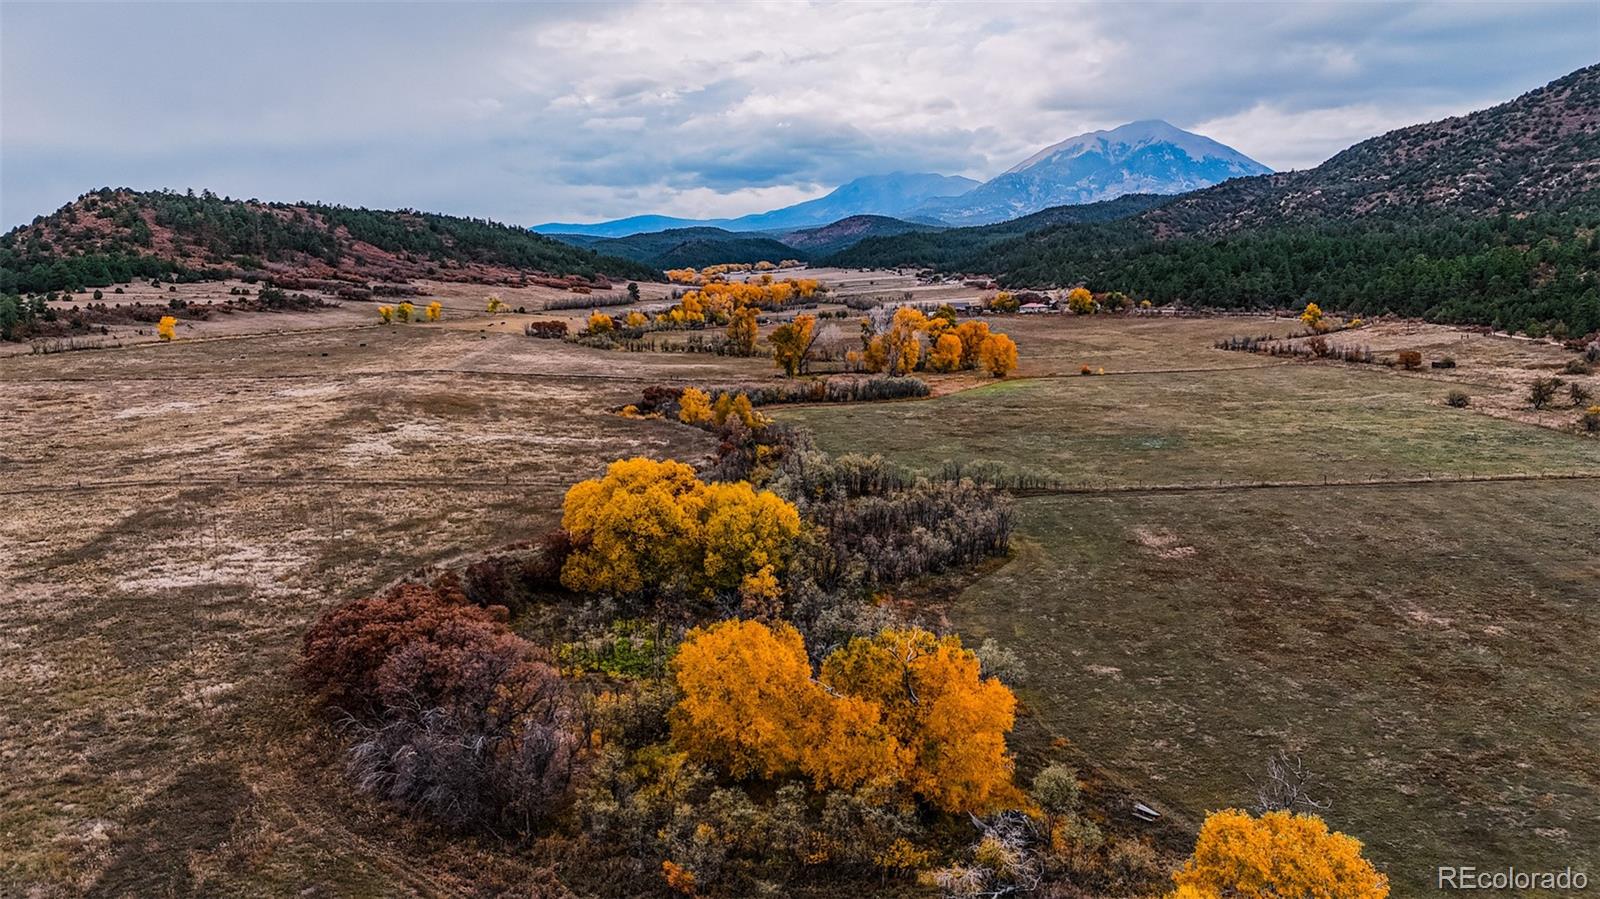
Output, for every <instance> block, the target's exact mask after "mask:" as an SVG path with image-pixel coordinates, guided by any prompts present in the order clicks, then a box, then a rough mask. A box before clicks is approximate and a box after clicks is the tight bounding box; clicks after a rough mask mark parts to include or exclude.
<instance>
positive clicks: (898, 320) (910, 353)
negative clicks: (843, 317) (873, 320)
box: [878, 306, 928, 375]
mask: <svg viewBox="0 0 1600 899" xmlns="http://www.w3.org/2000/svg"><path fill="white" fill-rule="evenodd" d="M927 326H928V317H927V316H926V315H923V314H922V310H921V309H918V308H916V307H915V306H902V307H900V308H899V309H896V310H895V311H894V318H893V319H891V320H890V323H889V330H888V331H887V332H885V333H884V334H883V335H882V336H881V337H879V338H878V339H880V340H882V341H883V350H884V358H885V360H886V361H887V364H888V369H889V374H891V375H900V374H905V373H906V372H910V371H914V370H916V367H917V361H918V360H919V359H920V358H921V357H922V340H921V339H920V336H919V335H921V333H922V330H923V329H924V328H926V327H927Z"/></svg>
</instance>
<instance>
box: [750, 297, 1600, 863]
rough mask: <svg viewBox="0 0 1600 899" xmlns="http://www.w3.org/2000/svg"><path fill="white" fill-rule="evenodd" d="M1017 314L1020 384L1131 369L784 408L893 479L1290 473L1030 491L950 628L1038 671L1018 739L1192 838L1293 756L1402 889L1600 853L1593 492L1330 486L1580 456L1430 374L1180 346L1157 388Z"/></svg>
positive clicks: (1143, 358) (1552, 434) (1137, 352)
mask: <svg viewBox="0 0 1600 899" xmlns="http://www.w3.org/2000/svg"><path fill="white" fill-rule="evenodd" d="M1019 324H1021V325H1022V327H1020V328H1008V330H1011V331H1012V332H1013V333H1015V334H1017V339H1018V341H1019V344H1020V345H1021V347H1022V352H1023V353H1024V356H1025V358H1027V354H1028V351H1029V347H1030V346H1031V345H1038V346H1040V347H1041V349H1042V350H1043V351H1044V352H1043V353H1042V354H1041V355H1043V356H1044V358H1043V359H1042V360H1041V358H1040V357H1038V356H1035V357H1033V361H1032V367H1033V370H1034V371H1036V372H1059V371H1060V369H1061V368H1062V367H1063V366H1065V365H1066V364H1067V362H1068V361H1069V360H1075V359H1076V358H1079V357H1086V356H1088V355H1089V352H1088V351H1087V348H1088V347H1090V346H1096V347H1098V348H1099V352H1100V354H1101V356H1102V358H1106V359H1107V360H1108V361H1113V360H1114V361H1113V362H1112V364H1116V363H1120V367H1122V369H1123V371H1125V372H1135V371H1137V372H1140V373H1137V374H1133V373H1123V374H1117V373H1112V374H1107V375H1105V376H1098V375H1097V376H1088V377H1084V376H1077V375H1067V376H1060V375H1059V374H1057V376H1054V377H1051V376H1045V377H1036V378H1031V379H1026V378H1025V379H1018V380H1012V381H1006V382H999V383H995V384H993V385H990V386H986V387H980V388H977V389H972V390H967V391H963V392H960V393H956V394H951V395H946V396H940V397H936V398H933V399H928V400H920V401H907V402H901V403H895V404H892V405H888V406H876V407H863V406H850V407H809V408H803V409H793V410H785V411H783V412H782V413H780V415H781V417H782V418H783V419H784V420H788V421H793V422H797V423H800V424H804V425H805V426H807V427H809V428H811V429H813V430H814V431H815V432H816V434H817V438H818V442H819V444H820V445H821V446H822V447H823V448H824V449H827V450H830V451H835V452H845V451H854V452H866V453H881V454H883V455H885V456H886V457H889V458H891V459H894V460H896V461H898V462H901V463H902V464H905V465H907V466H911V467H919V468H929V469H931V468H938V467H941V466H942V465H943V464H944V463H946V462H949V461H957V462H962V463H966V464H972V463H984V464H987V465H992V466H996V467H998V468H1000V469H1001V470H1003V471H1007V472H1012V473H1020V474H1026V475H1030V476H1033V477H1034V478H1036V479H1041V480H1051V481H1055V482H1058V483H1061V484H1064V485H1071V486H1079V485H1091V486H1100V485H1103V486H1106V487H1113V488H1115V487H1123V486H1128V485H1139V484H1145V485H1150V484H1185V485H1205V484H1212V483H1214V482H1218V481H1222V482H1229V483H1237V482H1261V481H1275V482H1282V481H1292V482H1310V483H1308V484H1307V485H1306V486H1301V487H1286V488H1281V489H1271V490H1238V489H1226V488H1224V489H1216V490H1201V491H1193V492H1183V493H1169V494H1162V493H1139V492H1134V493H1103V494H1098V495H1096V494H1086V495H1085V494H1077V495H1046V496H1035V497H1028V498H1023V499H1020V500H1019V525H1018V535H1017V537H1016V538H1014V540H1013V547H1014V553H1013V557H1012V559H1011V560H1010V561H1009V562H1008V563H1007V564H1005V565H1003V566H1000V567H998V568H997V569H996V570H994V571H993V572H992V573H990V574H988V575H987V576H985V577H983V578H981V579H979V580H977V581H976V582H974V583H971V584H970V585H969V586H966V587H965V589H963V590H962V591H961V592H960V593H959V595H957V596H955V597H953V598H951V599H950V600H949V601H948V604H947V605H945V606H943V607H941V608H940V609H939V611H940V612H942V613H943V614H944V615H945V616H946V617H947V619H948V623H949V624H950V625H951V626H952V627H954V628H956V629H958V630H960V631H961V632H962V633H964V634H970V635H972V636H973V637H974V638H975V639H976V638H981V637H986V636H993V637H995V638H997V639H999V640H1000V641H1001V642H1002V643H1004V644H1006V645H1008V646H1010V647H1011V648H1012V649H1014V650H1015V651H1016V652H1017V653H1018V654H1019V655H1020V657H1021V659H1022V660H1023V662H1024V663H1025V664H1026V665H1027V668H1028V675H1027V677H1026V679H1025V680H1024V682H1023V684H1024V689H1023V691H1022V693H1023V697H1024V700H1025V703H1026V705H1027V707H1028V712H1029V713H1028V714H1027V715H1026V716H1025V718H1024V721H1023V724H1022V725H1021V728H1020V741H1021V746H1022V749H1023V751H1024V752H1027V751H1029V749H1030V748H1033V749H1038V748H1039V747H1043V746H1046V745H1050V744H1051V743H1052V741H1059V740H1063V739H1064V740H1066V741H1069V742H1070V744H1071V745H1072V746H1073V747H1075V749H1076V750H1077V751H1078V752H1079V753H1080V754H1081V756H1082V757H1083V759H1084V760H1085V763H1086V764H1088V765H1092V766H1096V767H1100V768H1102V769H1103V773H1104V776H1105V777H1106V778H1108V779H1109V780H1111V781H1113V782H1115V783H1116V784H1117V785H1118V786H1119V787H1120V788H1122V789H1125V790H1126V791H1127V792H1128V793H1129V794H1131V795H1132V796H1134V797H1137V798H1141V799H1143V801H1146V802H1149V803H1150V804H1152V805H1154V806H1156V807H1157V808H1159V809H1161V810H1162V811H1164V812H1165V813H1166V814H1167V815H1169V816H1173V817H1175V818H1177V819H1179V820H1182V821H1184V822H1185V823H1186V824H1188V825H1189V826H1190V827H1198V825H1199V822H1200V821H1201V820H1202V819H1203V817H1204V815H1205V813H1206V811H1207V810H1211V809H1216V808H1222V807H1227V806H1232V805H1239V806H1248V805H1250V803H1251V802H1252V801H1253V799H1254V784H1255V782H1256V781H1257V780H1258V779H1259V777H1260V775H1261V773H1262V771H1263V770H1264V766H1265V762H1266V760H1267V759H1268V758H1269V757H1270V756H1271V755H1273V754H1274V753H1276V752H1279V751H1288V752H1291V753H1294V754H1298V755H1300V756H1301V757H1302V759H1303V761H1304V762H1305V764H1306V766H1307V767H1308V768H1310V769H1311V770H1312V771H1314V772H1316V773H1317V774H1319V775H1320V776H1321V778H1322V785H1321V787H1320V788H1319V790H1320V793H1321V794H1322V796H1323V797H1324V798H1325V799H1327V800H1328V801H1330V802H1331V803H1332V804H1331V806H1330V807H1329V809H1328V812H1327V814H1326V817H1327V818H1328V819H1329V821H1330V823H1331V824H1332V825H1333V826H1335V827H1337V828H1340V829H1343V830H1345V831H1347V832H1349V833H1352V834H1354V835H1356V836H1358V837H1360V838H1361V839H1363V840H1364V841H1366V842H1367V843H1368V844H1369V852H1370V854H1371V856H1372V857H1373V858H1374V860H1375V861H1376V862H1377V863H1378V864H1380V865H1381V866H1382V867H1383V868H1384V869H1385V870H1386V871H1387V872H1388V873H1389V874H1390V876H1391V877H1392V878H1393V880H1394V881H1395V883H1396V887H1397V894H1398V895H1413V894H1416V893H1418V892H1419V891H1421V890H1422V889H1423V888H1424V885H1425V884H1426V883H1427V882H1428V880H1429V878H1430V877H1432V876H1433V871H1434V868H1435V867H1436V866H1438V865H1442V864H1479V865H1480V866H1494V865H1501V866H1503V865H1507V864H1512V863H1515V864H1517V865H1518V866H1519V867H1524V868H1534V867H1537V866H1539V865H1544V866H1554V867H1557V868H1559V867H1564V866H1565V865H1567V864H1572V865H1574V866H1575V867H1577V866H1579V865H1581V864H1587V865H1588V867H1589V868H1590V869H1593V867H1594V866H1595V864H1596V863H1600V848H1597V847H1600V819H1596V818H1595V816H1594V815H1593V813H1592V810H1593V808H1594V807H1595V804H1596V803H1597V802H1600V750H1597V749H1596V747H1597V746H1600V718H1597V717H1596V715H1595V711H1594V710H1595V700H1596V698H1597V697H1600V671H1597V669H1596V668H1595V665H1594V650H1593V647H1595V646H1596V645H1600V486H1597V485H1600V481H1596V480H1570V481H1525V482H1510V483H1507V482H1501V483H1482V482H1467V483H1451V482H1446V481H1441V482H1440V483H1430V484H1421V485H1416V484H1399V485H1380V486H1362V487H1339V486H1323V485H1322V484H1321V483H1320V482H1321V481H1322V480H1323V479H1325V478H1326V479H1328V480H1335V481H1337V480H1387V479H1409V478H1419V477H1435V478H1449V477H1459V476H1485V475H1508V474H1517V473H1529V472H1563V473H1581V472H1588V473H1595V474H1600V441H1595V440H1592V439H1584V438H1581V437H1578V436H1576V435H1574V434H1571V433H1563V432H1560V431H1557V430H1553V429H1550V428H1540V427H1536V426H1533V425H1530V424H1525V423H1520V422H1516V421H1508V420H1504V419H1499V418H1493V417H1490V416H1488V415H1483V414H1479V413H1477V412H1474V411H1471V410H1459V409H1452V408H1449V407H1446V406H1445V405H1443V403H1442V402H1441V400H1442V398H1443V395H1444V393H1445V391H1446V390H1447V389H1448V387H1449V384H1448V383H1441V381H1440V380H1436V379H1432V378H1419V377H1412V376H1406V375H1401V374H1398V373H1394V372H1391V371H1389V370H1387V369H1383V368H1367V367H1354V366H1344V365H1338V364H1306V363H1287V364H1277V363H1273V362H1271V361H1270V360H1265V359H1263V358H1262V357H1256V356H1249V355H1244V354H1233V353H1223V352H1220V351H1215V350H1210V349H1209V348H1206V349H1195V348H1194V347H1192V346H1191V347H1188V348H1186V349H1182V350H1180V351H1178V352H1179V356H1180V359H1179V361H1178V364H1179V365H1181V366H1182V367H1185V368H1219V369H1222V368H1225V369H1226V370H1212V371H1184V372H1162V371H1159V370H1157V369H1158V368H1159V366H1161V365H1162V364H1163V360H1164V359H1165V358H1166V356H1167V355H1168V351H1167V349H1166V347H1167V346H1168V344H1166V343H1163V342H1160V341H1154V340H1150V339H1149V335H1148V332H1147V331H1146V330H1145V329H1146V328H1147V326H1145V325H1143V323H1140V327H1138V328H1136V329H1134V330H1133V332H1132V335H1131V336H1130V339H1129V341H1128V343H1127V344H1126V345H1116V344H1115V341H1114V340H1113V338H1112V334H1113V332H1112V331H1111V330H1110V328H1111V325H1110V323H1106V324H1102V323H1098V322H1097V323H1096V324H1095V326H1093V329H1092V330H1089V331H1088V333H1087V334H1086V335H1082V336H1078V337H1077V338H1076V341H1075V343H1076V345H1073V346H1070V347H1069V346H1068V344H1069V341H1070V340H1072V338H1069V337H1062V336H1057V337H1053V338H1051V339H1048V340H1041V341H1038V342H1037V344H1030V343H1029V342H1028V336H1029V329H1043V328H1045V327H1048V326H1047V325H1046V324H1040V323H1035V322H1026V323H1019ZM1219 324H1227V325H1231V326H1232V327H1234V328H1235V329H1236V330H1238V329H1239V327H1240V326H1239V325H1238V324H1237V323H1233V322H1226V323H1219V322H1212V323H1211V324H1210V325H1209V326H1208V327H1211V328H1214V327H1216V326H1217V325H1219ZM1171 325H1174V326H1176V328H1177V329H1178V330H1179V331H1180V332H1181V331H1182V330H1183V329H1184V328H1188V329H1190V330H1191V331H1194V332H1200V331H1201V330H1202V328H1201V326H1200V325H1199V324H1198V323H1171ZM1065 327H1070V320H1069V324H1068V325H1067V326H1065ZM1141 331H1144V332H1145V333H1140V332H1141ZM1195 336H1196V337H1201V336H1202V335H1201V334H1199V333H1196V334H1195ZM1169 337H1170V335H1169ZM1155 347H1162V359H1157V358H1154V357H1152V356H1150V355H1149V353H1148V351H1149V350H1150V349H1152V348H1155ZM1208 362H1209V363H1210V364H1209V365H1207V364H1206V363H1208ZM1264 362H1265V363H1267V364H1263V363H1264ZM1167 364H1170V362H1168V363H1167ZM1028 368H1029V363H1026V362H1025V363H1024V370H1025V371H1026V370H1028ZM1461 371H1462V372H1463V373H1464V374H1465V375H1466V379H1472V378H1475V377H1478V378H1481V376H1482V373H1481V372H1478V371H1475V370H1474V369H1473V368H1472V367H1471V366H1464V368H1463V369H1462V370H1461ZM1474 389H1475V390H1478V391H1480V392H1481V391H1484V390H1486V389H1488V388H1485V387H1484V386H1483V385H1482V384H1481V383H1480V384H1478V385H1476V386H1475V387H1474Z"/></svg>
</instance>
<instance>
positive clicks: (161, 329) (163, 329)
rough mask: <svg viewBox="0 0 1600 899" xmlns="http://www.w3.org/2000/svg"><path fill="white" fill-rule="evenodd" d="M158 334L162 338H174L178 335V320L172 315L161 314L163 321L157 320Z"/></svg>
mask: <svg viewBox="0 0 1600 899" xmlns="http://www.w3.org/2000/svg"><path fill="white" fill-rule="evenodd" d="M156 336H157V337H160V338H161V339H162V340H172V339H173V338H175V337H177V336H178V320H177V319H176V318H173V317H172V316H170V315H163V316H161V321H158V322H156Z"/></svg>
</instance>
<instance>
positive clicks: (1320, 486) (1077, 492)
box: [1006, 471, 1600, 499]
mask: <svg viewBox="0 0 1600 899" xmlns="http://www.w3.org/2000/svg"><path fill="white" fill-rule="evenodd" d="M1526 481H1600V471H1593V472H1584V471H1575V472H1552V473H1543V474H1525V473H1524V474H1485V475H1445V476H1431V477H1414V478H1369V479H1360V480H1337V481H1257V482H1243V483H1213V484H1103V485H1099V486H1095V485H1088V484H1085V485H1082V486H1077V487H1073V486H1061V487H1017V488H1011V489H1007V491H1006V492H1008V493H1010V494H1011V495H1012V496H1015V497H1018V498H1020V499H1030V498H1034V497H1049V496H1106V495H1117V494H1133V495H1144V494H1161V493H1232V492H1242V491H1246V490H1338V489H1350V488H1368V487H1374V488H1383V487H1426V486H1428V485H1430V484H1503V483H1520V482H1526Z"/></svg>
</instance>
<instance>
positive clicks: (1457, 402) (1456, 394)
mask: <svg viewBox="0 0 1600 899" xmlns="http://www.w3.org/2000/svg"><path fill="white" fill-rule="evenodd" d="M1444 402H1445V405H1447V406H1454V407H1455V408H1457V409H1465V408H1467V407H1468V406H1470V405H1472V397H1470V396H1467V394H1466V391H1464V390H1452V391H1450V392H1449V393H1448V394H1446V395H1445V398H1444Z"/></svg>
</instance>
